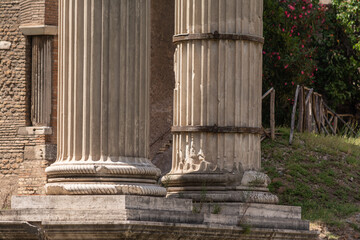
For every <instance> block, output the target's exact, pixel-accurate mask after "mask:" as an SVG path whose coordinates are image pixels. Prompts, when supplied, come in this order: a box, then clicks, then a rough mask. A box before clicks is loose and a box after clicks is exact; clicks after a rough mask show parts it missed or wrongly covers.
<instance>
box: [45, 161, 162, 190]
mask: <svg viewBox="0 0 360 240" xmlns="http://www.w3.org/2000/svg"><path fill="white" fill-rule="evenodd" d="M129 161H132V162H134V163H126V162H124V161H123V162H111V161H110V160H109V161H107V162H104V161H99V162H95V161H92V162H88V161H86V162H85V161H78V162H76V163H74V162H68V163H64V162H61V163H54V164H53V165H51V166H50V167H48V168H47V169H46V173H47V175H48V184H46V186H45V188H46V194H49V195H63V194H65V195H87V194H95V195H96V194H97V195H99V194H101V195H104V194H114V195H116V194H118V195H120V194H121V195H145V196H165V195H166V189H165V188H163V187H160V186H159V185H157V179H158V178H159V176H160V170H159V169H157V168H156V167H155V166H154V165H152V164H151V163H150V161H149V160H147V159H145V158H144V159H142V158H141V159H140V158H136V161H135V158H131V159H129ZM129 161H128V162H129ZM135 162H136V163H135Z"/></svg>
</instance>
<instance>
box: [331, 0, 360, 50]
mask: <svg viewBox="0 0 360 240" xmlns="http://www.w3.org/2000/svg"><path fill="white" fill-rule="evenodd" d="M333 5H334V6H335V7H336V9H337V15H336V17H337V19H338V20H339V21H340V23H341V24H342V25H343V26H344V30H345V32H346V33H347V34H348V36H349V38H350V39H351V41H352V44H353V48H354V49H355V50H357V51H360V39H359V33H360V18H359V16H360V2H359V0H346V1H345V0H333Z"/></svg>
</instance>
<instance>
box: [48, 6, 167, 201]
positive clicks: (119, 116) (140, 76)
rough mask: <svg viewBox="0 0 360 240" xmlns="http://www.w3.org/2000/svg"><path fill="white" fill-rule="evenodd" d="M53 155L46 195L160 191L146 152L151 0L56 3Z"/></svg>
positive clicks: (158, 193) (159, 193)
mask: <svg viewBox="0 0 360 240" xmlns="http://www.w3.org/2000/svg"><path fill="white" fill-rule="evenodd" d="M59 16H60V28H59V37H60V41H59V56H60V57H59V98H58V104H59V105H58V156H57V160H56V162H55V163H54V164H52V165H51V166H50V167H48V168H47V169H46V173H47V176H48V179H49V180H48V184H47V185H46V190H47V194H77V195H78V194H135V195H152V196H164V195H165V194H166V190H165V189H164V188H162V187H159V186H158V185H157V178H158V177H159V176H160V170H159V169H158V168H156V167H155V166H154V165H153V164H152V163H151V162H150V160H149V159H148V155H149V66H150V64H149V63H150V61H149V57H150V56H149V55H150V51H149V49H150V1H148V0H122V1H119V0H96V1H90V0H87V1H68V0H61V1H60V2H59Z"/></svg>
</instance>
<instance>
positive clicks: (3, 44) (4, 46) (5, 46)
mask: <svg viewBox="0 0 360 240" xmlns="http://www.w3.org/2000/svg"><path fill="white" fill-rule="evenodd" d="M10 47H11V42H7V41H0V50H9V49H10Z"/></svg>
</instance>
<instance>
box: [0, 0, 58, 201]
mask: <svg viewBox="0 0 360 240" xmlns="http://www.w3.org/2000/svg"><path fill="white" fill-rule="evenodd" d="M45 3H47V5H45ZM51 4H52V6H51ZM45 8H46V11H45ZM56 12H57V0H48V1H46V2H45V1H44V0H43V1H33V0H32V1H27V0H21V1H20V0H0V41H8V42H11V47H10V49H8V50H2V49H0V179H1V181H0V207H1V206H4V204H3V200H4V199H7V200H9V197H7V195H8V192H13V191H17V192H18V193H19V194H42V193H44V189H43V186H44V184H45V182H46V175H45V172H44V169H45V168H46V166H48V165H49V164H50V162H49V159H53V158H54V153H56V147H55V146H54V145H52V144H54V143H56V97H57V95H56V91H57V87H56V86H57V36H54V41H53V60H52V65H53V69H52V78H53V82H52V84H53V88H52V93H53V96H52V103H53V105H52V116H51V125H52V126H53V131H54V132H55V134H53V135H46V136H45V135H19V134H18V133H17V130H18V128H19V127H24V126H29V125H30V102H31V101H30V96H31V95H30V94H31V92H30V91H31V85H30V83H31V79H30V77H31V37H26V36H24V35H23V34H22V33H21V32H20V30H19V26H20V25H34V24H48V25H53V24H57V13H56ZM45 13H46V14H47V16H45ZM24 153H25V154H24ZM39 153H41V154H40V155H38V154H39ZM49 155H51V156H49ZM9 186H16V187H9ZM17 187H18V188H17ZM14 189H15V190H14ZM5 206H6V204H5Z"/></svg>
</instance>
